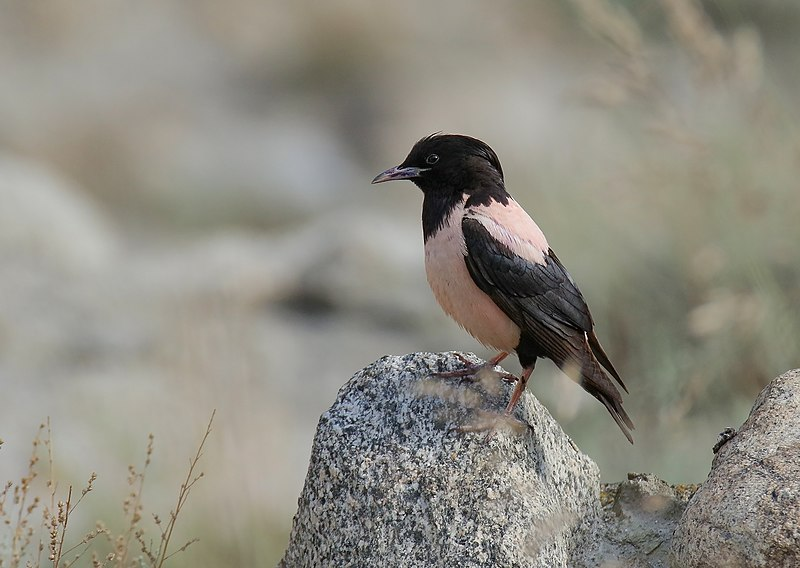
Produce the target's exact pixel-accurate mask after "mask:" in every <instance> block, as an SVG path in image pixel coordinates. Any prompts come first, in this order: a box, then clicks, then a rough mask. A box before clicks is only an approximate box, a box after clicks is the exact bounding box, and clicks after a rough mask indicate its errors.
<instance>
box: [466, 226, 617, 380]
mask: <svg viewBox="0 0 800 568" xmlns="http://www.w3.org/2000/svg"><path fill="white" fill-rule="evenodd" d="M461 228H462V230H463V232H464V241H465V244H466V249H467V256H466V258H465V260H466V263H467V269H468V270H469V273H470V275H471V276H472V279H473V280H474V281H475V284H476V285H477V286H478V287H479V288H480V289H481V290H483V291H484V292H485V293H486V294H487V295H488V296H489V297H491V298H492V300H494V302H495V303H496V304H497V305H498V306H499V307H500V309H502V310H503V312H505V313H506V315H508V317H510V318H511V319H512V321H514V323H516V324H517V325H518V326H519V327H520V328H521V329H523V330H526V331H528V332H529V334H531V335H532V336H534V338H535V339H536V340H537V343H539V344H540V346H541V347H542V348H543V349H544V350H546V351H548V353H546V355H547V356H548V357H550V358H551V359H554V360H556V362H558V359H562V362H563V359H564V357H560V356H559V353H557V351H559V349H558V347H561V346H560V345H558V344H557V343H554V341H553V338H552V337H551V336H550V335H551V334H553V333H554V334H556V335H558V336H560V337H561V338H563V339H568V338H569V339H573V338H574V336H575V332H576V331H577V332H581V335H583V333H584V332H585V333H586V336H587V339H588V343H589V347H590V348H591V350H592V352H593V354H594V355H595V357H597V359H598V361H599V362H600V364H601V365H603V367H605V368H606V369H608V371H609V372H610V373H611V375H612V376H613V377H614V378H615V379H616V380H617V381H619V383H620V385H621V386H622V388H624V389H625V390H626V391H627V388H625V385H624V383H623V382H622V379H621V378H620V376H619V373H617V370H616V369H615V368H614V366H613V365H612V364H611V361H610V360H609V359H608V356H607V355H606V354H605V352H604V351H603V349H602V347H601V346H600V343H599V341H598V340H597V336H596V335H595V333H594V321H593V320H592V315H591V313H590V312H589V307H588V306H587V305H586V301H585V300H584V299H583V296H582V295H581V292H580V290H578V287H577V286H576V285H575V282H573V281H572V278H571V277H570V275H569V273H567V270H566V268H564V265H563V264H561V261H560V260H559V259H558V257H557V256H556V255H555V253H554V252H553V251H552V250H548V251H547V252H546V254H545V256H544V263H543V264H540V263H537V262H533V261H531V260H528V259H526V258H523V257H521V256H519V255H518V254H516V253H515V252H514V251H512V250H511V249H510V248H509V247H508V246H506V245H505V244H503V243H502V242H500V241H498V240H497V239H495V238H494V237H493V236H492V235H491V233H489V231H488V230H487V229H486V227H484V226H483V224H482V223H481V222H480V221H478V220H477V219H473V218H470V217H464V219H463V220H462V222H461Z"/></svg>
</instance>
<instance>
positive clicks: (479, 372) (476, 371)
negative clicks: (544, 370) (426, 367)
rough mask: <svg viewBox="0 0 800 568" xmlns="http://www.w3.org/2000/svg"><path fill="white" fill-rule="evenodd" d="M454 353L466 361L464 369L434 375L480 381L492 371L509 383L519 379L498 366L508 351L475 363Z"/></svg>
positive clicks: (442, 377)
mask: <svg viewBox="0 0 800 568" xmlns="http://www.w3.org/2000/svg"><path fill="white" fill-rule="evenodd" d="M454 355H455V356H456V357H458V358H459V359H460V360H461V362H462V363H464V367H463V368H462V369H458V370H457V371H443V372H439V373H433V375H432V376H434V377H437V378H440V379H460V380H462V381H465V382H479V381H482V380H483V379H484V378H485V377H486V375H487V373H490V374H491V375H492V376H496V377H500V378H501V379H502V380H504V381H506V382H507V383H514V382H517V381H518V380H519V378H518V377H517V376H516V375H514V374H512V373H509V372H508V371H505V370H503V369H498V368H497V367H498V365H499V363H500V361H502V360H503V359H505V358H506V357H507V356H508V353H506V352H501V353H499V354H498V355H496V356H494V357H492V358H491V359H489V360H488V361H486V362H485V363H473V362H472V361H470V360H469V359H467V358H466V357H464V356H463V355H462V354H461V353H455V354H454Z"/></svg>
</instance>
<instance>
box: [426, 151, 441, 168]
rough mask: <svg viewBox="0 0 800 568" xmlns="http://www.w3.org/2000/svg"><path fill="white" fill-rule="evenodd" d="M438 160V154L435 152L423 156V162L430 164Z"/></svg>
mask: <svg viewBox="0 0 800 568" xmlns="http://www.w3.org/2000/svg"><path fill="white" fill-rule="evenodd" d="M438 161H439V156H438V155H437V154H431V155H430V156H428V157H427V158H425V163H426V164H430V165H431V166H432V165H433V164H435V163H436V162H438Z"/></svg>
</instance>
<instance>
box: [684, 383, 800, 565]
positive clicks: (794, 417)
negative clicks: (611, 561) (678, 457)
mask: <svg viewBox="0 0 800 568" xmlns="http://www.w3.org/2000/svg"><path fill="white" fill-rule="evenodd" d="M671 555H672V562H673V566H676V567H678V566H680V567H682V568H684V567H685V568H694V567H696V568H700V567H712V566H730V567H734V568H736V567H745V566H746V567H748V568H750V567H761V566H764V567H766V566H769V567H771V568H776V567H782V566H786V567H789V566H800V369H795V370H794V371H789V372H787V373H785V374H783V375H781V376H780V377H778V378H776V379H774V380H773V381H772V382H771V383H770V384H769V385H767V387H766V388H764V390H763V391H761V394H760V395H759V396H758V398H757V399H756V402H755V404H754V405H753V409H752V410H751V411H750V416H749V417H748V418H747V420H746V421H745V423H744V424H743V425H742V427H741V429H740V430H739V432H738V433H737V434H736V435H735V436H734V437H733V438H731V439H730V440H728V441H727V442H726V443H725V444H724V445H722V446H721V447H720V448H719V451H718V452H717V454H716V456H715V457H714V461H713V463H712V466H711V473H710V474H709V476H708V480H707V481H706V482H705V483H704V484H703V486H702V487H701V488H700V489H699V490H698V492H697V494H696V495H695V496H694V498H693V499H692V500H691V501H690V503H689V505H688V507H687V509H686V513H685V514H684V515H683V517H682V518H681V520H680V523H679V524H678V527H677V529H676V531H675V536H674V539H673V542H672V552H671Z"/></svg>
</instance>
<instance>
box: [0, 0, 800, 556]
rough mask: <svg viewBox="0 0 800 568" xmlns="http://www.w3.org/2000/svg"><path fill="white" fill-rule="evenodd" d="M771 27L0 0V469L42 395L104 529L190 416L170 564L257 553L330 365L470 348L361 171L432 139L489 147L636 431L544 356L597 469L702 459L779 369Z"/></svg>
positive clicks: (19, 451) (394, 190)
mask: <svg viewBox="0 0 800 568" xmlns="http://www.w3.org/2000/svg"><path fill="white" fill-rule="evenodd" d="M798 24H800V5H797V4H796V3H794V2H791V1H789V0H762V1H761V2H747V1H745V0H728V1H726V0H719V1H715V2H705V3H703V2H696V1H693V0H661V1H660V2H647V3H640V2H633V1H612V0H572V1H570V2H558V1H555V0H550V1H538V2H500V3H497V2H493V3H463V2H457V1H455V0H447V1H444V2H437V3H430V2H421V1H418V0H413V1H410V2H403V3H393V4H389V3H380V4H379V3H375V2H368V1H366V0H336V1H333V2H327V3H312V2H305V1H300V2H291V3H288V2H276V1H267V2H263V1H256V0H231V1H229V2H225V3H220V2H212V1H210V0H197V1H194V2H187V1H179V0H166V1H165V0H160V1H155V0H145V1H140V2H121V1H115V0H111V1H109V0H102V1H101V0H84V1H82V2H66V1H49V0H45V1H41V2H25V1H21V0H20V1H15V0H11V1H9V2H3V3H2V4H0V273H1V274H0V401H2V405H1V406H0V438H2V439H3V440H4V444H3V446H2V448H1V449H0V481H5V480H13V479H17V480H18V479H19V477H20V476H21V475H23V474H24V472H25V471H26V469H27V467H28V455H29V453H30V449H31V440H32V439H33V437H34V435H35V433H36V429H37V427H38V424H39V423H41V422H43V421H44V420H46V418H47V417H50V420H51V427H52V449H53V469H54V475H55V477H56V478H57V479H59V480H60V482H59V483H60V486H59V488H60V489H59V491H61V490H63V489H64V488H65V487H66V486H67V485H68V484H74V485H75V486H76V488H77V487H78V486H82V485H83V484H84V483H85V480H86V479H87V478H88V476H89V474H90V473H91V472H92V471H95V472H97V473H98V480H97V481H96V482H95V489H94V490H93V491H92V493H91V494H89V495H88V496H87V497H86V499H85V500H84V502H83V503H82V504H81V506H80V508H79V509H78V510H77V511H78V512H76V515H77V516H76V517H75V521H74V524H75V528H74V531H75V532H73V533H72V534H71V538H72V539H75V540H79V539H80V537H81V534H82V532H85V531H86V530H89V529H90V528H91V527H92V526H93V524H94V521H95V520H96V519H98V518H102V519H104V520H105V522H106V523H107V524H108V525H109V526H112V527H118V525H120V524H121V523H122V522H123V521H122V517H123V516H122V501H123V499H124V498H125V496H126V493H127V491H128V488H127V484H126V481H125V480H126V476H127V466H128V464H138V465H137V467H141V465H142V462H143V461H144V457H145V448H146V445H147V435H148V433H151V432H152V433H153V434H154V436H155V445H154V453H153V457H152V464H151V465H150V469H149V473H148V478H147V482H146V484H145V489H144V494H143V502H144V508H145V514H146V515H148V519H149V514H150V513H158V514H159V515H160V516H162V518H163V517H166V516H167V515H168V512H169V510H170V508H172V507H174V500H175V498H176V496H177V491H178V486H179V484H180V483H181V481H182V479H183V477H184V476H185V473H186V469H187V464H188V460H189V458H190V457H191V456H192V455H194V452H195V450H196V448H197V444H198V443H199V441H200V439H201V437H202V434H203V432H204V430H205V425H206V423H207V422H208V419H209V416H210V414H211V411H212V409H215V408H216V409H217V415H216V418H215V424H214V431H213V433H212V434H211V436H210V438H209V441H208V443H207V446H206V447H205V451H204V457H203V458H202V460H201V463H200V466H199V467H200V469H202V470H203V471H204V472H205V477H204V478H203V479H202V480H201V481H200V482H199V484H198V485H197V486H195V488H194V489H193V493H192V495H191V497H190V500H189V503H188V504H187V505H186V507H185V508H184V509H183V511H182V513H181V518H180V519H179V522H178V533H179V535H178V536H177V537H175V538H176V543H178V544H180V542H178V541H180V540H181V539H183V540H186V539H187V538H190V537H193V536H197V537H199V538H200V539H201V540H200V542H199V543H197V544H194V545H192V546H191V547H190V548H189V549H188V550H187V551H186V552H184V553H182V554H180V555H178V556H176V557H175V558H174V561H173V564H172V565H174V566H199V567H204V566H223V565H224V566H243V567H248V566H272V565H274V564H275V563H276V562H277V561H278V559H279V558H280V556H281V555H282V551H283V548H284V547H285V545H286V542H287V538H288V532H289V530H290V526H291V520H292V515H293V514H294V511H295V507H296V499H297V497H298V496H299V493H300V490H301V487H302V484H303V481H304V476H305V470H306V465H307V460H308V457H309V454H310V450H311V442H312V438H313V434H314V429H315V427H316V422H317V419H318V417H319V415H320V414H321V413H322V412H324V411H325V410H326V409H327V408H328V407H329V406H330V404H331V403H332V402H333V401H334V399H335V397H336V393H337V390H338V389H339V388H340V387H341V386H342V385H343V384H344V383H345V382H346V381H347V380H348V378H349V377H350V376H351V375H352V374H353V373H354V372H356V371H357V370H359V369H361V368H362V367H364V366H366V365H368V364H370V363H371V362H373V361H374V360H376V359H378V358H380V357H381V356H383V355H384V354H404V353H408V352H413V351H443V350H453V349H456V350H472V351H475V352H476V353H478V354H479V355H481V356H483V357H487V356H489V355H491V353H490V352H489V351H487V350H485V349H483V348H482V347H480V346H479V345H478V344H477V343H476V342H474V341H473V340H472V339H471V338H470V337H468V336H467V335H466V334H465V333H464V332H462V331H461V330H459V329H458V328H457V327H456V325H455V324H453V323H452V322H450V321H449V320H448V319H447V318H446V317H445V316H444V315H443V314H442V313H441V311H440V309H439V308H438V306H437V305H436V304H435V302H434V300H433V297H432V295H431V293H430V291H429V290H428V288H427V284H426V282H425V275H424V268H423V255H422V237H421V228H420V221H419V212H420V206H421V194H420V193H419V191H418V190H417V189H416V188H415V187H414V186H413V185H412V184H410V183H405V184H400V183H398V184H389V185H382V186H370V180H371V179H372V177H373V176H374V175H375V174H377V173H378V172H380V171H382V170H384V169H385V168H388V167H390V166H393V165H395V164H397V163H399V162H400V161H402V159H403V158H404V157H405V155H406V153H407V152H408V150H409V149H410V148H411V145H412V144H413V143H414V142H415V141H416V140H418V139H419V138H421V137H422V136H425V135H427V134H430V133H431V132H434V131H445V132H457V133H464V134H470V135H472V136H475V137H478V138H481V139H483V140H485V141H486V142H487V143H489V144H490V145H491V146H492V147H493V148H494V149H495V150H496V151H497V153H498V154H499V156H500V158H501V161H502V163H503V167H504V170H505V173H506V182H507V185H508V188H509V190H510V191H511V193H512V194H513V195H514V196H515V197H516V198H517V199H518V201H520V202H521V203H522V204H523V206H524V207H525V208H526V209H527V210H528V211H529V212H530V213H531V214H532V216H533V217H534V218H535V219H536V220H537V221H538V223H539V225H540V226H541V227H542V228H543V229H544V231H545V233H546V234H547V235H548V237H549V240H550V243H551V245H552V246H553V248H554V249H555V250H556V251H557V252H558V254H559V256H560V257H561V259H562V260H563V261H564V263H565V264H566V265H567V266H568V267H569V269H570V271H571V273H572V275H573V277H574V278H575V280H576V281H577V282H578V284H579V285H580V287H581V289H582V290H583V293H584V295H585V296H586V298H587V300H588V303H589V305H590V306H592V309H593V312H594V316H595V320H596V323H597V328H598V334H599V336H600V338H601V341H602V342H603V343H604V345H605V347H606V349H607V351H608V352H609V353H610V355H611V358H612V360H614V362H615V364H616V366H617V367H618V368H619V370H620V371H621V372H622V375H623V376H624V377H625V380H626V382H627V384H628V385H629V387H630V390H631V393H630V395H629V396H628V397H627V400H626V408H627V409H628V411H629V413H630V415H631V416H632V417H633V419H634V421H635V422H636V426H637V429H636V440H637V441H636V445H635V446H633V447H630V446H629V445H628V444H627V443H626V442H625V440H624V438H623V437H622V435H621V434H620V433H619V431H618V430H617V427H616V426H615V425H614V423H613V422H612V421H611V420H610V419H609V417H608V416H607V415H606V412H605V410H604V409H603V407H602V406H601V405H599V404H597V403H596V401H595V400H594V399H592V398H591V397H589V396H587V395H586V394H585V393H583V392H582V391H581V390H580V389H579V388H578V387H576V386H575V385H573V384H572V383H571V382H570V381H568V380H567V379H566V378H565V377H564V376H563V375H561V374H560V373H559V372H558V371H557V370H556V369H555V368H554V367H553V366H552V365H551V364H550V363H540V365H539V366H538V367H537V371H536V373H535V376H534V378H533V380H532V381H531V383H530V385H529V390H530V391H532V392H534V393H535V394H536V396H537V397H539V398H540V399H541V400H542V401H543V402H544V403H545V404H546V406H547V407H548V408H549V409H550V411H551V412H552V413H553V415H554V416H555V417H556V418H557V419H558V421H559V422H560V423H561V424H562V425H563V427H564V429H565V430H566V431H567V432H568V433H569V434H570V435H571V436H572V437H573V438H574V439H575V441H576V442H577V444H578V445H579V446H580V447H581V448H582V449H583V450H584V451H585V452H587V453H588V454H589V455H590V456H591V457H592V458H593V459H594V460H596V461H597V462H598V464H599V465H600V468H601V471H602V473H603V477H604V479H605V480H607V481H614V480H620V479H622V478H624V476H625V474H626V472H628V471H644V472H653V473H655V474H657V475H659V476H660V477H662V478H664V479H666V480H667V481H669V482H672V483H678V482H698V481H701V480H703V479H704V477H705V475H706V473H707V472H708V469H709V466H710V461H711V457H712V454H711V446H712V445H713V444H714V442H715V441H716V437H717V433H718V432H719V431H721V430H722V429H723V428H725V427H726V426H737V427H738V426H739V425H740V424H741V422H742V421H743V420H744V418H745V417H746V415H747V412H748V411H749V408H750V406H751V404H752V402H753V400H754V397H755V396H756V394H757V393H758V392H759V390H760V389H761V388H762V387H763V386H764V385H765V384H766V383H767V382H768V381H769V380H770V379H772V378H773V377H774V376H776V375H778V374H780V373H782V372H783V371H785V370H787V369H790V368H793V367H797V366H800V352H799V351H798V338H800V181H799V180H800V116H798V109H800V71H799V70H800V43H799V40H798V37H800V36H799V35H798V33H797V29H798ZM507 368H508V369H509V370H511V371H513V372H517V371H518V370H519V368H518V366H517V364H516V363H515V362H512V363H509V365H508V366H507ZM45 461H46V460H45ZM70 530H73V529H72V526H71V529H70ZM151 534H152V533H151ZM156 534H157V533H156ZM4 539H5V540H7V536H4V537H3V538H2V539H0V544H2V542H3V540H4ZM67 540H68V541H69V540H70V535H68V538H67ZM86 562H87V563H88V561H86Z"/></svg>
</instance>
